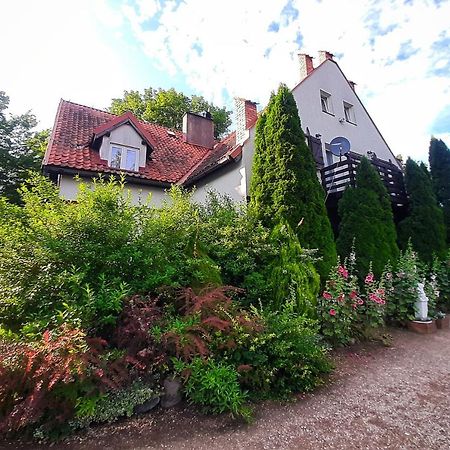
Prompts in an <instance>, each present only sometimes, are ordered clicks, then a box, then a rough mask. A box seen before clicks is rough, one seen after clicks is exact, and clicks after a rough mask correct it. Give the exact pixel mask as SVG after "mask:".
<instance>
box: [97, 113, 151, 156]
mask: <svg viewBox="0 0 450 450" xmlns="http://www.w3.org/2000/svg"><path fill="white" fill-rule="evenodd" d="M125 124H129V125H131V126H132V127H133V128H134V129H135V131H136V133H138V134H139V135H140V136H141V138H142V139H143V140H144V141H145V142H146V143H147V145H148V146H149V147H151V148H154V147H155V146H156V143H155V142H154V140H153V138H152V136H151V135H150V133H149V132H148V131H147V130H145V129H144V127H143V126H142V124H141V123H140V122H139V121H138V119H137V118H136V116H135V115H134V114H133V113H132V112H130V111H127V112H125V113H123V114H122V115H121V116H117V117H115V118H114V119H111V120H109V121H108V122H105V123H103V124H102V125H100V126H98V127H97V128H95V130H94V137H93V140H94V141H96V140H97V139H99V138H101V137H103V136H104V135H105V134H107V133H108V132H110V131H112V130H113V129H114V128H117V127H120V126H121V125H125Z"/></svg>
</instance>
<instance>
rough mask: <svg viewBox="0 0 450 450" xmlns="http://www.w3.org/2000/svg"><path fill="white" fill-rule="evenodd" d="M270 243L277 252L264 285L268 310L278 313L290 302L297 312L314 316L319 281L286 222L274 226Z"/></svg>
mask: <svg viewBox="0 0 450 450" xmlns="http://www.w3.org/2000/svg"><path fill="white" fill-rule="evenodd" d="M272 239H273V240H274V241H275V242H276V243H277V247H278V248H279V249H280V250H279V254H278V256H277V257H276V258H275V259H274V260H273V261H272V263H271V265H270V267H269V274H270V275H269V276H268V280H267V281H268V283H269V285H270V286H271V287H272V292H273V293H274V294H273V300H272V302H271V307H272V308H273V309H274V310H277V309H280V308H281V307H282V305H283V304H284V303H285V302H286V301H287V300H288V299H291V300H292V301H293V302H294V303H295V305H296V308H297V311H298V312H300V313H303V314H307V315H308V316H310V317H313V316H314V315H315V309H316V298H317V294H318V292H319V285H320V279H319V275H318V274H317V272H316V271H315V269H314V265H313V263H312V258H311V257H310V255H309V254H308V253H307V252H305V251H304V250H303V249H302V248H301V246H300V242H299V241H298V238H297V236H296V235H295V234H294V233H293V231H292V229H291V227H290V226H289V224H288V223H287V222H284V221H282V222H281V223H279V224H278V225H276V226H275V228H274V229H273V232H272Z"/></svg>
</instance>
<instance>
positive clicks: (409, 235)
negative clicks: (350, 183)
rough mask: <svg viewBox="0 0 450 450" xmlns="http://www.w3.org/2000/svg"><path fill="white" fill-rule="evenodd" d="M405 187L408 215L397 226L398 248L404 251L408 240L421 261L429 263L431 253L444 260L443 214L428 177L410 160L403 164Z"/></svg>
mask: <svg viewBox="0 0 450 450" xmlns="http://www.w3.org/2000/svg"><path fill="white" fill-rule="evenodd" d="M405 184H406V191H407V192H408V194H409V213H408V216H407V217H406V218H405V219H404V220H402V221H401V222H400V223H399V227H398V237H399V243H400V246H401V248H402V249H406V248H407V245H408V240H409V239H411V242H412V245H413V247H414V250H416V251H417V252H418V254H419V256H420V258H421V259H422V260H424V261H426V262H432V260H433V254H436V255H437V256H438V257H444V256H445V251H446V243H445V225H444V215H443V213H442V210H441V208H440V207H439V206H438V203H437V201H436V196H435V195H434V192H433V187H432V184H431V180H430V178H429V177H428V175H427V174H426V173H425V172H424V171H423V170H422V169H421V168H420V167H419V165H418V164H417V163H416V162H414V161H413V160H412V159H410V158H408V161H406V168H405Z"/></svg>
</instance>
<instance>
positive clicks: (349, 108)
mask: <svg viewBox="0 0 450 450" xmlns="http://www.w3.org/2000/svg"><path fill="white" fill-rule="evenodd" d="M344 116H345V120H346V121H347V122H350V123H353V124H355V125H356V118H355V109H354V108H353V105H351V104H350V103H347V102H344Z"/></svg>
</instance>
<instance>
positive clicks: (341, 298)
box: [337, 294, 345, 302]
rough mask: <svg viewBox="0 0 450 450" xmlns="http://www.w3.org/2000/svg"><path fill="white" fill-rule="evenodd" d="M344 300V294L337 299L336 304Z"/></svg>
mask: <svg viewBox="0 0 450 450" xmlns="http://www.w3.org/2000/svg"><path fill="white" fill-rule="evenodd" d="M344 298H345V295H344V294H341V295H340V296H339V297H338V298H337V301H338V302H343V301H344Z"/></svg>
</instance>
